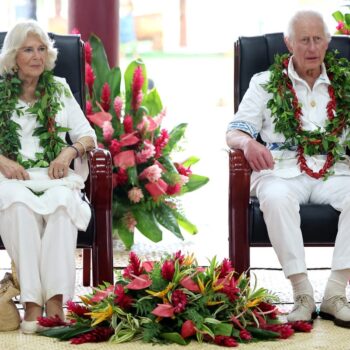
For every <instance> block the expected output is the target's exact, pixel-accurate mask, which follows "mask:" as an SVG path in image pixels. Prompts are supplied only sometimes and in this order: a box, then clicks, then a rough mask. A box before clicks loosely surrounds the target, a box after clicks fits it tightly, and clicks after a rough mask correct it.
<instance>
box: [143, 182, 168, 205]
mask: <svg viewBox="0 0 350 350" xmlns="http://www.w3.org/2000/svg"><path fill="white" fill-rule="evenodd" d="M145 187H146V190H147V191H148V192H149V193H150V194H151V196H152V198H153V199H154V200H155V201H156V200H157V199H158V198H159V197H160V196H161V195H163V194H166V190H167V188H168V185H167V183H166V182H165V181H163V180H162V179H159V180H158V181H156V182H153V183H151V182H150V183H148V184H146V185H145Z"/></svg>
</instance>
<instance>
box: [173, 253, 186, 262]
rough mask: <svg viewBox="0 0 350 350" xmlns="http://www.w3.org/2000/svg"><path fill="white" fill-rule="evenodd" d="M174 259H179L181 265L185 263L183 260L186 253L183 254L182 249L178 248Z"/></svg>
mask: <svg viewBox="0 0 350 350" xmlns="http://www.w3.org/2000/svg"><path fill="white" fill-rule="evenodd" d="M174 260H175V261H176V260H179V264H180V265H181V264H182V263H183V261H184V260H185V255H183V254H181V250H178V251H177V252H176V253H175V254H174Z"/></svg>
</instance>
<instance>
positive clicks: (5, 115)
mask: <svg viewBox="0 0 350 350" xmlns="http://www.w3.org/2000/svg"><path fill="white" fill-rule="evenodd" d="M21 85H22V81H21V80H20V79H19V78H18V75H17V74H14V75H12V74H7V75H5V76H4V78H3V79H2V80H1V81H0V154H2V155H4V156H5V157H7V158H10V159H12V160H15V161H17V162H18V163H20V164H21V165H22V166H23V167H24V168H26V169H28V168H33V167H41V168H45V167H48V166H49V164H50V162H51V161H52V160H54V159H55V158H56V157H57V156H58V155H59V153H60V152H61V150H62V148H63V147H64V146H65V145H66V142H65V141H64V140H62V138H61V137H59V135H58V134H59V133H60V132H67V131H69V128H64V127H60V126H58V125H57V124H56V121H55V116H56V115H57V112H58V111H60V110H61V109H62V106H63V102H61V101H60V97H61V95H62V93H64V94H65V95H66V96H71V94H70V91H69V90H68V89H66V88H65V86H64V85H63V84H62V83H60V82H58V81H56V80H55V79H54V76H53V73H52V72H51V71H45V72H43V74H42V75H41V77H40V79H39V82H38V85H37V88H36V91H35V96H36V98H38V100H37V101H36V103H35V104H34V105H33V106H32V107H30V108H28V112H29V113H31V114H33V115H35V116H36V119H37V121H38V123H39V126H38V127H37V128H35V130H34V132H33V136H37V137H39V144H40V146H41V147H42V148H43V152H42V153H36V154H35V157H36V159H28V160H23V159H22V156H21V154H20V153H19V150H20V148H21V143H20V137H19V132H18V130H19V129H20V128H21V127H20V125H18V124H17V123H16V122H15V121H13V120H11V116H12V114H13V113H14V112H16V113H17V115H18V116H21V115H23V110H22V109H23V107H18V106H17V103H18V98H19V96H20V94H21V89H22V87H21Z"/></svg>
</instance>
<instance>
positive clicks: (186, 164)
mask: <svg viewBox="0 0 350 350" xmlns="http://www.w3.org/2000/svg"><path fill="white" fill-rule="evenodd" d="M198 162H199V158H198V157H195V156H191V157H189V158H187V159H186V160H185V161H183V162H182V163H181V164H182V165H183V166H184V167H186V168H188V167H190V166H191V165H193V164H196V163H198Z"/></svg>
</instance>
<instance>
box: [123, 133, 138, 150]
mask: <svg viewBox="0 0 350 350" xmlns="http://www.w3.org/2000/svg"><path fill="white" fill-rule="evenodd" d="M139 141H140V139H139V138H138V137H137V136H135V132H132V133H129V134H124V135H121V136H120V146H122V147H123V146H132V145H134V144H135V143H138V142H139Z"/></svg>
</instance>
